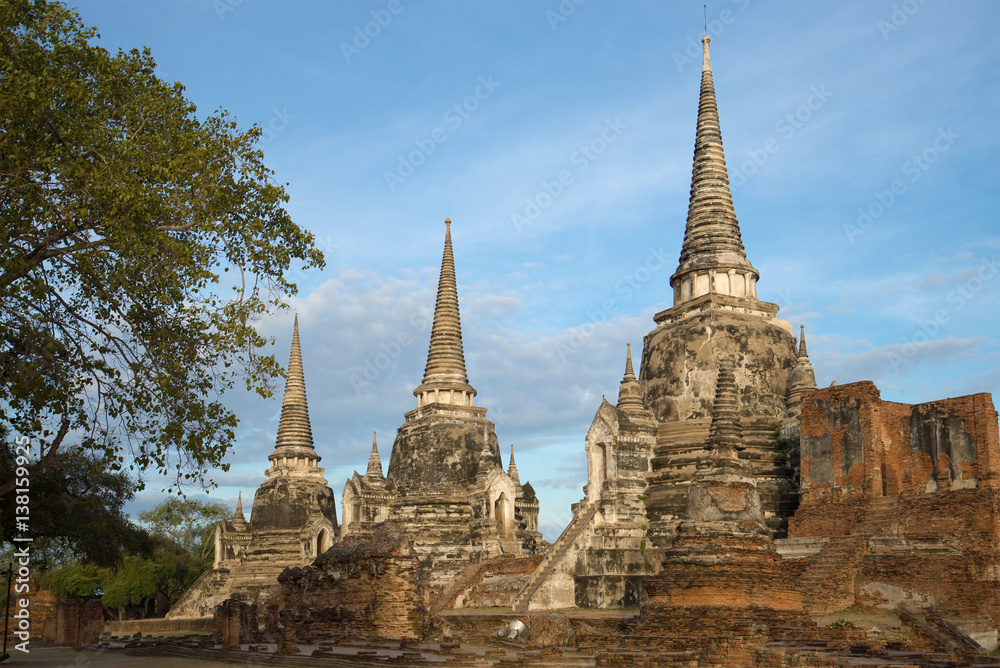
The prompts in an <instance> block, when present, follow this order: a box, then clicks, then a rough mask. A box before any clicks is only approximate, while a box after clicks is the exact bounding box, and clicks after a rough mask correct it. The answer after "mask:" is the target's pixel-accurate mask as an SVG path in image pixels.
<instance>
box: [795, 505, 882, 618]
mask: <svg viewBox="0 0 1000 668" xmlns="http://www.w3.org/2000/svg"><path fill="white" fill-rule="evenodd" d="M898 505H899V500H898V499H897V498H896V497H894V496H887V497H881V498H877V499H874V500H873V501H872V502H871V504H870V505H869V506H867V507H866V508H864V510H863V511H862V512H863V513H864V514H863V515H862V516H861V517H860V519H859V521H858V522H857V523H856V524H855V525H854V527H853V529H852V530H851V533H850V534H849V535H847V536H831V537H830V540H829V541H828V542H827V544H826V546H825V547H824V548H823V551H822V552H820V554H819V555H818V556H817V557H816V560H815V561H814V562H813V563H812V564H811V565H810V566H809V567H808V568H807V569H806V571H805V573H803V575H802V577H801V578H799V586H800V588H801V589H802V590H803V592H805V594H806V608H807V609H808V610H809V611H810V612H816V613H820V612H833V611H836V610H843V609H844V608H846V607H848V606H850V605H852V604H853V603H854V581H855V576H856V575H857V567H858V561H859V560H860V558H861V556H862V555H863V554H864V553H865V552H866V550H867V548H868V539H869V538H870V537H871V536H877V535H882V534H892V533H895V531H896V527H895V526H894V525H893V518H894V516H895V512H896V507H897V506H898Z"/></svg>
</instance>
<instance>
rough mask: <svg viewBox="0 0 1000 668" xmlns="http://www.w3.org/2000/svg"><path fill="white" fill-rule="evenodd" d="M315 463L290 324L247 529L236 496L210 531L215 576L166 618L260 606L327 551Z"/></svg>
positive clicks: (333, 511)
mask: <svg viewBox="0 0 1000 668" xmlns="http://www.w3.org/2000/svg"><path fill="white" fill-rule="evenodd" d="M320 459H321V457H320V456H319V454H318V453H317V452H316V449H315V448H314V447H313V437H312V426H311V425H310V423H309V405H308V402H307V400H306V384H305V375H304V374H303V371H302V350H301V347H300V345H299V319H298V316H296V317H295V325H294V327H293V330H292V351H291V355H290V358H289V360H288V375H287V378H286V381H285V397H284V401H283V403H282V405H281V419H280V421H279V423H278V437H277V443H276V445H275V448H274V451H272V452H271V454H270V455H268V460H269V461H270V466H269V467H268V469H267V470H266V471H265V472H264V475H265V478H264V482H263V483H261V485H260V487H259V488H257V494H256V495H255V496H254V503H253V510H252V511H251V515H250V521H249V522H247V521H246V518H245V516H244V514H243V498H242V495H241V496H240V498H239V500H238V501H237V506H236V513H235V515H234V516H233V519H232V520H231V521H227V522H220V523H219V524H218V525H217V526H216V529H215V564H214V566H213V568H212V569H211V570H209V571H206V572H205V573H203V574H202V576H201V577H200V578H199V579H198V580H197V582H195V584H194V585H192V586H191V588H190V589H188V591H187V592H185V594H184V596H183V597H182V598H181V600H180V601H178V602H177V604H176V605H174V607H173V608H172V609H171V611H170V613H169V614H168V615H167V616H168V617H170V618H177V617H205V616H211V614H212V610H213V609H214V607H215V606H216V605H218V604H219V603H221V602H222V601H224V600H225V599H228V598H231V599H234V600H238V601H245V602H248V603H253V602H256V601H262V600H265V599H267V598H268V597H270V596H271V595H272V594H274V593H275V592H276V591H277V589H278V586H279V585H278V574H279V573H281V571H283V570H284V569H285V568H287V567H289V566H301V565H303V564H307V563H309V562H311V561H312V560H313V559H315V558H316V557H317V556H318V555H319V554H321V553H323V552H324V551H326V550H327V549H328V548H329V547H330V546H331V545H332V544H333V542H334V540H335V539H336V537H337V534H338V531H339V527H338V525H337V507H336V502H335V497H334V494H333V490H331V489H330V487H329V485H328V484H327V482H326V479H325V478H324V477H323V469H321V468H319V462H320Z"/></svg>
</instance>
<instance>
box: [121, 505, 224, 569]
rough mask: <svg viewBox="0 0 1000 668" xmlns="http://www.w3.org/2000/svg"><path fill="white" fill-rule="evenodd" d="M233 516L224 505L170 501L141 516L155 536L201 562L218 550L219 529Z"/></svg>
mask: <svg viewBox="0 0 1000 668" xmlns="http://www.w3.org/2000/svg"><path fill="white" fill-rule="evenodd" d="M232 516H233V513H232V511H231V510H229V506H227V505H226V504H224V503H221V502H211V501H198V500H196V499H184V498H180V497H176V496H170V497H167V498H166V499H165V500H164V501H162V502H161V503H159V504H158V505H156V506H155V507H153V508H152V509H151V510H144V511H142V512H140V513H139V521H140V522H142V523H143V524H145V525H146V526H148V527H149V529H150V531H152V533H153V534H154V535H155V536H159V537H160V538H163V539H167V540H169V541H172V542H174V543H176V544H177V545H179V546H180V547H181V548H183V549H184V550H186V551H187V552H188V553H190V554H191V556H192V557H193V558H195V559H198V560H204V559H206V558H207V557H208V556H209V555H210V554H211V550H212V548H214V545H215V543H214V541H213V532H214V531H215V525H216V524H218V523H219V522H221V521H224V520H227V519H229V518H230V517H232Z"/></svg>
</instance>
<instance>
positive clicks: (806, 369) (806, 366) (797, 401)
mask: <svg viewBox="0 0 1000 668" xmlns="http://www.w3.org/2000/svg"><path fill="white" fill-rule="evenodd" d="M799 332H800V333H799V358H798V360H797V361H796V362H795V366H794V367H793V368H792V375H791V377H790V378H789V383H788V400H787V402H786V410H785V419H789V420H790V419H795V418H798V417H799V415H801V411H802V393H803V392H808V391H809V390H815V389H816V372H815V371H814V370H813V367H812V364H811V363H810V362H809V353H808V351H807V350H806V326H805V325H800V330H799Z"/></svg>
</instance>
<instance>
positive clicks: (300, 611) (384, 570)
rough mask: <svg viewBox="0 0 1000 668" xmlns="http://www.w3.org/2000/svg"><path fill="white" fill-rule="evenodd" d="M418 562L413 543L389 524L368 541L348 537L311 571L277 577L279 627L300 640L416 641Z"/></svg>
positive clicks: (420, 614) (420, 608) (420, 623)
mask: <svg viewBox="0 0 1000 668" xmlns="http://www.w3.org/2000/svg"><path fill="white" fill-rule="evenodd" d="M419 561H420V560H419V558H418V556H417V553H416V552H415V551H414V549H413V544H412V540H411V539H410V538H409V537H408V536H407V535H406V534H405V533H404V532H403V531H402V530H401V529H400V527H399V526H398V525H396V524H393V523H385V524H382V525H381V526H380V527H379V528H378V529H377V530H376V531H375V533H374V534H373V536H372V538H371V539H369V540H365V539H358V538H347V539H345V540H343V541H342V542H340V543H338V544H337V545H334V546H333V547H332V548H330V549H329V550H327V551H326V552H325V553H324V554H322V555H320V556H319V557H318V558H317V559H316V560H315V561H314V562H313V563H312V565H311V566H306V567H304V568H292V569H288V570H286V571H285V572H284V573H282V574H281V576H280V577H279V581H280V582H281V596H282V605H283V609H282V610H281V613H280V617H281V623H282V624H283V625H284V626H285V628H290V629H295V631H296V632H297V634H298V637H299V638H326V637H330V636H332V637H378V638H396V639H399V638H420V637H422V635H423V627H424V624H425V619H424V616H425V608H424V602H423V591H422V586H421V585H420V584H419V582H418V580H417V569H418V566H419Z"/></svg>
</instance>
